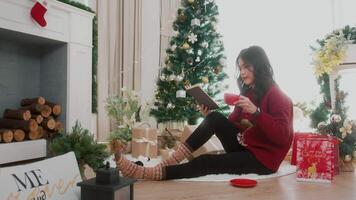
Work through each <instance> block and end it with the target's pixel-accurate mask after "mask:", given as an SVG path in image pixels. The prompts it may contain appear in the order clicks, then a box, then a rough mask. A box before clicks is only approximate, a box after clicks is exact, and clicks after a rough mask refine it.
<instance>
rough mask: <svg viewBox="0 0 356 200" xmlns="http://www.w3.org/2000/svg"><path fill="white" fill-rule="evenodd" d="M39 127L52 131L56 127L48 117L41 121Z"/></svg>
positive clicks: (54, 122)
mask: <svg viewBox="0 0 356 200" xmlns="http://www.w3.org/2000/svg"><path fill="white" fill-rule="evenodd" d="M41 126H42V127H43V128H45V129H49V130H53V129H54V128H55V127H56V121H54V119H53V117H48V118H45V119H43V121H42V123H41Z"/></svg>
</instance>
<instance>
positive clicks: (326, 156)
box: [296, 134, 338, 183]
mask: <svg viewBox="0 0 356 200" xmlns="http://www.w3.org/2000/svg"><path fill="white" fill-rule="evenodd" d="M337 149H338V142H337V139H336V138H335V137H332V136H325V135H316V134H314V135H312V136H310V135H309V136H307V137H299V138H298V139H297V140H296V160H297V175H296V177H297V180H299V181H312V182H324V183H330V182H331V181H332V180H333V178H334V175H335V174H336V173H337V169H335V167H336V166H338V164H337V163H335V162H336V160H337V158H338V150H337Z"/></svg>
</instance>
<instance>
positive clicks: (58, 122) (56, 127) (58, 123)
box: [54, 120, 63, 132]
mask: <svg viewBox="0 0 356 200" xmlns="http://www.w3.org/2000/svg"><path fill="white" fill-rule="evenodd" d="M62 129H63V124H62V122H60V121H58V120H57V121H56V126H55V127H54V131H57V132H58V131H61V130H62Z"/></svg>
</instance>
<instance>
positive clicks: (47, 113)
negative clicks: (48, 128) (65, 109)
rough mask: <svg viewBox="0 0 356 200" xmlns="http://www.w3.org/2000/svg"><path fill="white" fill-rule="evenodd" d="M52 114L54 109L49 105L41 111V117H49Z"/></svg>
mask: <svg viewBox="0 0 356 200" xmlns="http://www.w3.org/2000/svg"><path fill="white" fill-rule="evenodd" d="M51 114H52V108H51V107H50V106H48V105H44V106H43V110H42V111H41V115H42V116H43V117H49V116H50V115H51Z"/></svg>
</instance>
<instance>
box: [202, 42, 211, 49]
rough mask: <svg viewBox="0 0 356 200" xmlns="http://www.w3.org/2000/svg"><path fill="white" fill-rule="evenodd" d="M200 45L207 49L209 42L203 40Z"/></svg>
mask: <svg viewBox="0 0 356 200" xmlns="http://www.w3.org/2000/svg"><path fill="white" fill-rule="evenodd" d="M201 47H203V48H205V49H207V48H208V47H209V43H208V42H206V41H204V42H202V43H201Z"/></svg>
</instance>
